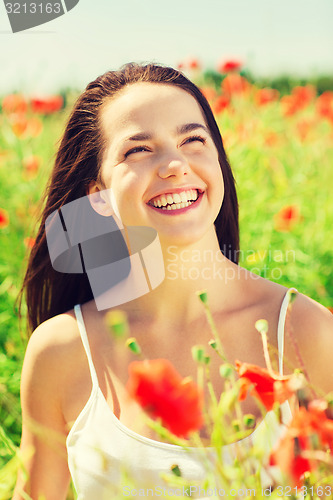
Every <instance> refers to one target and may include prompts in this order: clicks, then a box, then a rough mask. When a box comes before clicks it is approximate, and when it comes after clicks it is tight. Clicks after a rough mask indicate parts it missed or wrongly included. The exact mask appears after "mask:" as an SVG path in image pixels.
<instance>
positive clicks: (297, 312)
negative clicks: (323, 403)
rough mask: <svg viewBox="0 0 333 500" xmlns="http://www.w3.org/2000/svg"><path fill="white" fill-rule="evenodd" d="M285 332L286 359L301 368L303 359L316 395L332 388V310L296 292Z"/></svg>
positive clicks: (331, 390)
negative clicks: (297, 294) (295, 346)
mask: <svg viewBox="0 0 333 500" xmlns="http://www.w3.org/2000/svg"><path fill="white" fill-rule="evenodd" d="M285 335H286V358H287V360H289V361H291V363H292V365H293V366H297V367H299V368H301V365H300V362H299V360H300V358H301V359H302V361H303V364H304V366H305V369H306V372H307V374H308V376H309V379H310V383H311V385H312V386H313V388H314V389H315V392H316V393H317V397H322V396H323V395H325V394H328V393H329V392H333V370H332V352H333V314H332V313H331V312H330V311H329V310H328V309H326V308H325V307H323V306H322V305H320V304H318V303H317V302H315V301H314V300H312V299H309V298H308V297H306V296H304V295H302V294H299V296H297V298H296V300H295V302H294V304H293V305H292V310H291V315H290V319H289V321H288V322H287V324H286V334H285ZM294 341H296V345H297V349H296V350H295V348H294V345H293V344H294ZM297 350H298V354H299V355H300V356H297Z"/></svg>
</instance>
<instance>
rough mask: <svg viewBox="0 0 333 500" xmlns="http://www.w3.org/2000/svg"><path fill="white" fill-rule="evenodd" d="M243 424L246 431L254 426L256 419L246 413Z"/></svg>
mask: <svg viewBox="0 0 333 500" xmlns="http://www.w3.org/2000/svg"><path fill="white" fill-rule="evenodd" d="M243 422H244V425H245V427H246V428H247V429H252V428H253V427H254V426H255V425H256V417H255V416H254V415H251V414H250V413H248V414H247V415H244V417H243Z"/></svg>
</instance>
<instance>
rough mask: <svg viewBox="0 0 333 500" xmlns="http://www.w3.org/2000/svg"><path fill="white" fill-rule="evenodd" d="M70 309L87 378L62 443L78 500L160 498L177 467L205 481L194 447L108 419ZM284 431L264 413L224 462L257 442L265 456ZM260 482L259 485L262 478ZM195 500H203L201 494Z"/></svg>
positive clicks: (287, 414) (286, 410)
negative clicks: (86, 392) (82, 400)
mask: <svg viewBox="0 0 333 500" xmlns="http://www.w3.org/2000/svg"><path fill="white" fill-rule="evenodd" d="M289 299H290V294H289V293H287V294H286V295H285V297H284V300H283V302H282V305H281V310H280V315H279V322H278V339H277V340H278V351H279V371H280V374H282V371H283V351H284V326H285V318H286V313H287V308H288V303H289ZM74 311H75V315H76V319H77V323H78V327H79V330H80V335H81V338H82V343H83V346H84V349H85V351H86V354H87V358H88V362H89V368H90V374H91V379H92V391H91V394H90V397H89V399H88V401H87V403H86V405H85V406H84V408H83V409H82V411H81V413H80V414H79V416H78V417H77V419H76V420H75V422H74V425H73V427H72V428H71V430H70V432H69V434H68V436H67V440H66V445H67V452H68V465H69V469H70V473H71V476H72V480H73V484H74V487H75V489H76V492H77V494H78V500H104V499H105V500H111V499H116V498H126V497H128V498H132V497H133V496H135V495H134V494H133V489H135V490H136V494H137V496H139V490H140V491H141V493H142V492H143V493H145V495H141V496H162V494H161V493H162V492H164V490H163V488H166V490H165V491H167V489H168V488H170V486H168V484H167V483H166V482H165V481H164V480H163V478H162V475H163V473H164V474H170V470H171V466H172V465H175V464H177V465H178V466H179V468H180V470H181V473H182V476H183V477H185V478H187V479H188V480H190V481H191V480H193V482H194V483H193V484H197V481H198V480H200V479H202V480H203V479H205V478H206V476H207V474H206V472H205V465H204V462H203V460H202V458H200V451H199V450H198V449H196V448H190V449H187V450H185V449H183V448H182V447H180V446H177V445H173V444H168V443H162V442H159V441H155V440H153V439H150V438H146V437H144V436H141V435H139V434H137V433H136V432H134V431H132V430H131V429H129V428H127V427H126V426H125V425H124V424H123V423H122V422H120V420H119V419H118V418H117V417H116V416H115V415H114V413H113V411H112V410H111V408H110V407H109V405H108V404H107V402H106V400H105V398H104V395H103V393H102V391H101V389H100V387H99V384H98V378H97V374H96V370H95V367H94V364H93V361H92V357H91V352H90V347H89V342H88V337H87V332H86V329H85V325H84V321H83V317H82V313H81V308H80V305H76V306H75V307H74ZM281 410H282V416H283V422H284V424H287V423H288V422H289V421H290V418H291V411H290V407H289V403H288V402H285V403H284V404H283V405H281ZM284 428H285V425H283V424H280V423H279V421H278V419H277V417H276V415H275V413H274V412H272V411H271V412H268V413H267V414H266V415H265V418H264V419H263V420H262V421H261V422H260V424H259V425H258V426H257V427H256V429H255V430H254V431H253V433H252V434H251V435H250V436H248V437H247V438H245V439H242V440H241V441H238V442H236V443H232V444H230V445H226V446H223V449H222V452H223V460H224V462H225V463H226V464H231V463H232V460H233V458H234V456H235V450H236V448H237V447H239V446H240V445H246V446H250V445H251V443H255V442H257V443H260V445H261V446H264V448H265V450H266V451H267V453H269V451H270V450H271V449H272V447H273V445H274V444H275V443H276V442H277V440H278V438H279V437H280V436H281V434H282V433H283V430H284ZM262 480H263V481H264V482H265V478H264V477H263V478H262ZM179 491H180V490H179ZM192 491H194V490H192ZM202 491H203V490H202ZM153 493H154V494H153ZM177 493H178V496H179V492H178V491H177V488H176V487H175V488H174V490H173V491H171V494H174V495H177ZM198 497H199V498H208V497H205V495H204V496H203V495H202V494H201V495H199V496H196V498H198ZM234 498H235V497H234Z"/></svg>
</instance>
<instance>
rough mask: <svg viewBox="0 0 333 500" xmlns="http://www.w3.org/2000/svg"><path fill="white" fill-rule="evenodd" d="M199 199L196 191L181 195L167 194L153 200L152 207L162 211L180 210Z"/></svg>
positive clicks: (188, 191)
mask: <svg viewBox="0 0 333 500" xmlns="http://www.w3.org/2000/svg"><path fill="white" fill-rule="evenodd" d="M197 199H198V192H197V190H196V189H189V190H187V191H181V192H180V193H166V194H162V195H161V196H160V197H159V198H156V199H154V200H153V202H150V203H152V205H153V206H154V207H156V208H161V209H162V210H179V209H180V208H185V207H188V206H189V205H191V204H192V203H193V202H194V201H196V200H197Z"/></svg>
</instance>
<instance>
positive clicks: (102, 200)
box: [86, 181, 114, 217]
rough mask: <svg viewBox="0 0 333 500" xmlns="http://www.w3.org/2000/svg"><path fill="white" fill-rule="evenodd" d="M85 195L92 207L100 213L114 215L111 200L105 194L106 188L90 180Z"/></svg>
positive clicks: (107, 215)
mask: <svg viewBox="0 0 333 500" xmlns="http://www.w3.org/2000/svg"><path fill="white" fill-rule="evenodd" d="M86 192H87V195H88V199H89V201H90V204H91V206H92V208H93V209H94V210H95V212H97V213H98V214H100V215H103V216H104V217H109V216H111V215H114V210H113V208H112V205H111V200H110V199H109V197H108V196H107V190H106V189H103V188H101V187H99V186H98V184H97V182H96V181H91V182H90V184H89V185H88V187H87V191H86Z"/></svg>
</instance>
